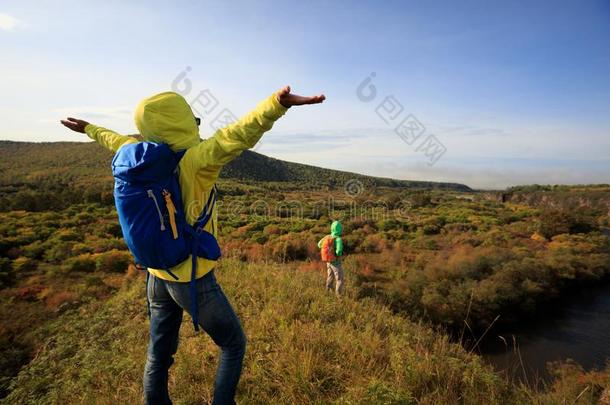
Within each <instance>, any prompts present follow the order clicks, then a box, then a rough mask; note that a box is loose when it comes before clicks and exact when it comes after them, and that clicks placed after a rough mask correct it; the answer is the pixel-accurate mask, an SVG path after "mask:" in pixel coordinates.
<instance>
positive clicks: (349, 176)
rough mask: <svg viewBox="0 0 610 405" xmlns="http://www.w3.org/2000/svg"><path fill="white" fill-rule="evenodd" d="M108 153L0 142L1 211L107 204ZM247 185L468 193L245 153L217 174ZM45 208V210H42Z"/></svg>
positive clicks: (89, 147)
mask: <svg viewBox="0 0 610 405" xmlns="http://www.w3.org/2000/svg"><path fill="white" fill-rule="evenodd" d="M111 159H112V153H111V152H109V151H107V150H105V149H104V148H102V147H100V146H99V145H97V144H95V143H93V142H87V143H84V142H43V143H33V142H13V141H0V205H1V206H2V208H1V209H2V210H7V209H28V210H35V211H36V210H41V209H50V208H58V207H60V206H65V205H66V204H70V203H80V202H83V200H84V201H85V202H96V201H100V200H101V201H106V200H110V201H111V200H112V176H111V172H110V161H111ZM221 178H224V179H239V180H241V181H246V182H250V181H252V182H291V183H295V184H297V185H298V186H299V187H302V188H303V189H311V188H312V187H319V186H324V187H329V188H339V187H343V186H344V185H345V183H346V182H347V181H349V180H354V179H355V180H358V181H360V182H362V183H363V185H364V186H367V187H370V186H384V187H395V188H418V189H442V190H453V191H466V192H467V191H472V190H471V189H470V188H469V187H468V186H466V185H463V184H457V183H436V182H426V181H408V180H393V179H386V178H379V177H370V176H364V175H359V174H354V173H348V172H341V171H336V170H330V169H323V168H319V167H315V166H308V165H303V164H299V163H291V162H285V161H282V160H278V159H273V158H269V157H267V156H264V155H261V154H258V153H255V152H250V151H246V152H244V153H243V154H242V155H241V156H240V157H238V158H237V159H236V160H234V161H233V162H232V163H230V164H229V165H228V166H226V167H225V168H224V170H223V172H222V173H221ZM42 205H44V207H43V206H42Z"/></svg>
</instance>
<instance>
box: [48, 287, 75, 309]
mask: <svg viewBox="0 0 610 405" xmlns="http://www.w3.org/2000/svg"><path fill="white" fill-rule="evenodd" d="M77 301H78V296H77V295H76V294H75V293H74V292H71V291H67V290H62V291H57V292H53V293H51V294H49V295H48V296H47V297H46V298H45V302H46V305H47V308H49V309H50V310H52V311H56V310H58V309H60V308H61V307H62V305H64V304H69V303H76V302H77Z"/></svg>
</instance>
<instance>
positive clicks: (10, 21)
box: [0, 13, 24, 31]
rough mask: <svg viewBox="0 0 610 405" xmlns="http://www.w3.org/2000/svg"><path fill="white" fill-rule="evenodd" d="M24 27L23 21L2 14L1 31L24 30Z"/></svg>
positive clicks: (0, 14)
mask: <svg viewBox="0 0 610 405" xmlns="http://www.w3.org/2000/svg"><path fill="white" fill-rule="evenodd" d="M23 25H24V24H23V21H21V20H19V19H17V18H15V17H13V16H12V15H9V14H5V13H0V30H4V31H13V30H15V29H17V28H22V27H23Z"/></svg>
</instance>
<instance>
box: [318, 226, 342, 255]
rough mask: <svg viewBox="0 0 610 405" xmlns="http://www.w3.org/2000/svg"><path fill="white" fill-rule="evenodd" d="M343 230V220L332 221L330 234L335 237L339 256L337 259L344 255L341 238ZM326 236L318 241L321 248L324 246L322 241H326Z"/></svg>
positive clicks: (336, 253)
mask: <svg viewBox="0 0 610 405" xmlns="http://www.w3.org/2000/svg"><path fill="white" fill-rule="evenodd" d="M341 232H343V227H342V226H341V222H339V221H334V222H333V223H332V225H331V226H330V236H332V237H333V238H335V255H336V256H337V259H339V258H340V257H341V256H343V240H342V239H341ZM326 236H328V235H326ZM326 236H325V237H323V238H322V239H320V241H319V242H318V248H319V249H321V248H322V242H324V239H325V238H326Z"/></svg>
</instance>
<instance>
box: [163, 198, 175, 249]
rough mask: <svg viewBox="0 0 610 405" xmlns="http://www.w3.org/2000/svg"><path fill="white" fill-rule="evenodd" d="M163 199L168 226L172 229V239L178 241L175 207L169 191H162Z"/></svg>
mask: <svg viewBox="0 0 610 405" xmlns="http://www.w3.org/2000/svg"><path fill="white" fill-rule="evenodd" d="M163 198H164V199H165V206H166V207H167V212H168V214H169V224H170V226H171V227H172V234H173V235H174V239H178V227H177V226H176V207H175V206H174V202H173V201H172V195H171V194H170V192H169V191H167V190H163Z"/></svg>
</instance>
